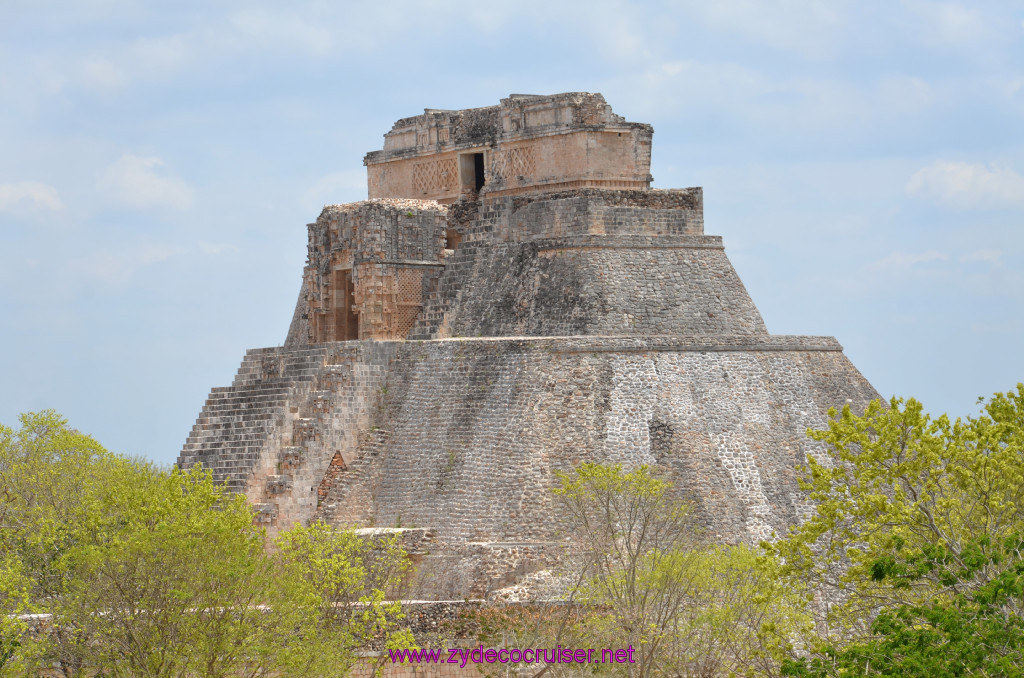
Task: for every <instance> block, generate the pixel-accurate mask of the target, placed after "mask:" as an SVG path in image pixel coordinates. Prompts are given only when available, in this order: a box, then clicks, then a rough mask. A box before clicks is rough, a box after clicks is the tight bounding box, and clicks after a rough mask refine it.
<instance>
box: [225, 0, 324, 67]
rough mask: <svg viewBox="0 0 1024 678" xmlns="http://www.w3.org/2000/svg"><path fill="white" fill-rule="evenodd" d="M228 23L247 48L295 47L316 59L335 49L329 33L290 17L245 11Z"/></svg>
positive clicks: (256, 10)
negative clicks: (245, 42) (242, 38)
mask: <svg viewBox="0 0 1024 678" xmlns="http://www.w3.org/2000/svg"><path fill="white" fill-rule="evenodd" d="M230 23H231V27H232V29H234V30H235V31H237V33H238V34H240V35H242V36H244V37H245V38H246V39H247V42H248V43H249V44H250V45H255V44H258V43H259V44H264V45H279V46H283V47H287V48H292V47H298V48H300V49H302V50H304V51H307V52H309V53H310V54H313V55H315V56H325V55H327V54H329V53H330V52H331V50H332V48H333V47H334V39H333V36H332V34H331V31H329V30H328V29H327V28H325V27H324V26H323V25H322V24H314V23H311V22H308V21H304V20H302V19H299V18H297V17H295V16H294V15H292V14H290V13H283V12H271V11H268V10H265V9H247V10H243V11H240V12H236V13H235V14H233V15H232V16H231V18H230Z"/></svg>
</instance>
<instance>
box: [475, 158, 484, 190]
mask: <svg viewBox="0 0 1024 678" xmlns="http://www.w3.org/2000/svg"><path fill="white" fill-rule="evenodd" d="M473 171H474V172H475V174H476V188H475V190H476V191H477V192H479V191H480V189H481V188H483V187H484V154H483V153H474V154H473Z"/></svg>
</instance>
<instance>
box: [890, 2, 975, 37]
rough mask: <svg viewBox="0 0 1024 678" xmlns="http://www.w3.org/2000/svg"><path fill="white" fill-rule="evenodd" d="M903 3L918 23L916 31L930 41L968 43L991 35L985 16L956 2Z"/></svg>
mask: <svg viewBox="0 0 1024 678" xmlns="http://www.w3.org/2000/svg"><path fill="white" fill-rule="evenodd" d="M903 4H904V6H905V7H906V8H907V9H909V10H910V11H911V12H912V13H914V14H915V15H916V18H917V19H918V20H919V22H920V24H921V25H919V26H918V30H917V35H918V36H920V37H921V39H922V40H923V41H925V42H927V43H930V44H932V45H936V46H971V45H977V44H979V43H982V42H984V41H986V40H987V39H990V38H991V36H992V31H991V29H990V27H989V25H988V24H987V22H986V21H985V17H983V16H982V14H981V13H979V12H978V11H977V10H975V9H972V8H968V7H964V6H963V5H961V4H959V3H956V2H932V1H925V0H904V3H903Z"/></svg>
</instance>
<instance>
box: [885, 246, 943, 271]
mask: <svg viewBox="0 0 1024 678" xmlns="http://www.w3.org/2000/svg"><path fill="white" fill-rule="evenodd" d="M936 261H949V255H948V254H944V253H942V252H938V251H936V250H928V251H927V252H909V253H908V252H893V253H892V254H890V255H889V256H887V257H885V258H884V259H880V260H878V261H876V262H874V263H872V264H869V265H868V267H867V268H868V270H870V271H875V272H888V273H900V272H907V271H910V270H911V269H913V268H914V267H915V266H919V265H920V264H928V263H932V262H936Z"/></svg>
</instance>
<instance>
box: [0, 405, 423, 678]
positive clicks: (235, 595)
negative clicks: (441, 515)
mask: <svg viewBox="0 0 1024 678" xmlns="http://www.w3.org/2000/svg"><path fill="white" fill-rule="evenodd" d="M20 424H21V425H20V428H18V429H16V430H15V429H11V428H7V427H0V481H2V484H0V486H2V487H3V491H2V492H3V493H2V495H0V529H2V531H0V606H2V607H0V624H2V626H0V633H2V636H0V673H2V674H4V675H6V674H11V675H14V674H15V673H17V674H24V672H26V671H31V670H34V669H38V668H39V667H41V666H52V665H56V666H57V667H59V670H60V671H61V672H62V673H63V675H65V676H68V677H71V676H75V677H77V676H85V675H95V674H96V673H97V672H99V674H100V675H109V676H153V677H157V676H194V675H203V676H264V675H282V674H284V675H290V676H303V675H309V676H313V675H315V676H331V675H337V676H341V675H346V673H347V671H348V670H349V669H350V668H351V666H352V663H353V661H354V660H355V650H357V649H358V648H360V647H365V646H367V645H368V644H370V643H380V644H383V645H388V644H390V645H393V646H405V645H407V644H409V643H410V642H411V638H410V637H409V636H408V633H407V632H404V631H401V630H399V628H398V625H397V620H398V619H399V618H400V616H401V611H400V610H399V609H398V607H397V606H396V605H394V604H392V603H386V602H385V601H384V598H385V595H384V592H385V590H387V589H389V588H394V587H395V586H396V585H397V583H398V582H399V581H400V580H401V578H402V576H403V575H404V572H405V567H406V562H407V561H406V559H405V557H404V553H403V552H402V550H401V548H400V547H399V546H398V545H397V544H396V543H394V542H385V543H383V544H382V543H376V544H370V543H368V542H365V541H363V540H361V539H359V538H357V537H356V536H355V535H354V534H353V533H352V532H344V531H341V532H339V531H335V530H332V529H330V528H327V527H326V526H324V525H321V524H314V525H311V526H309V527H304V528H303V527H296V528H293V529H292V530H289V531H287V532H285V533H284V534H283V535H282V536H281V537H280V538H279V539H278V540H276V542H275V543H274V544H272V545H270V546H271V548H267V547H268V544H267V543H266V537H265V535H264V533H263V531H262V530H261V529H258V528H256V527H254V524H253V512H252V509H251V508H250V507H249V505H248V504H247V503H246V501H245V498H244V497H242V496H239V495H231V494H228V493H226V492H225V490H224V488H223V487H222V486H220V485H218V484H216V483H214V482H213V480H212V478H211V475H210V473H209V472H208V471H205V470H203V469H202V468H199V467H196V468H192V469H190V470H188V471H181V470H178V469H171V470H163V469H158V468H156V467H154V466H153V465H151V464H149V463H147V462H144V461H140V460H135V459H128V458H125V457H120V456H117V455H114V454H111V453H109V452H107V451H106V450H104V449H103V448H102V447H101V446H100V445H99V444H98V443H97V442H96V441H95V440H93V439H92V438H90V437H89V436H86V435H83V434H81V433H79V432H77V431H75V430H73V429H71V428H69V427H68V425H67V422H66V421H65V420H64V419H63V418H61V417H60V416H59V415H57V414H56V413H54V412H50V411H46V412H40V413H35V414H26V415H23V416H22V417H21V421H20ZM27 615H37V616H34V617H31V616H27ZM30 627H31V628H30Z"/></svg>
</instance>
